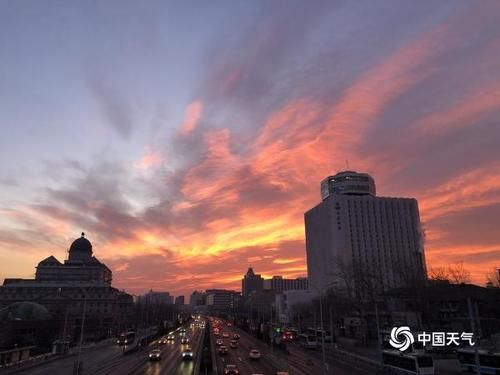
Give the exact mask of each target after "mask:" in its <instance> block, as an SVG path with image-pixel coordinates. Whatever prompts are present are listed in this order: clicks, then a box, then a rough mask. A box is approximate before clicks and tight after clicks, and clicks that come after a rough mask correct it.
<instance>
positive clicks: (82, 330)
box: [76, 288, 87, 375]
mask: <svg viewBox="0 0 500 375" xmlns="http://www.w3.org/2000/svg"><path fill="white" fill-rule="evenodd" d="M82 291H83V292H84V299H83V312H82V326H81V327H80V345H79V346H78V358H77V360H76V373H77V374H78V375H80V374H81V373H82V371H81V362H80V358H81V355H82V345H83V332H84V330H85V313H86V310H87V291H85V289H83V288H82Z"/></svg>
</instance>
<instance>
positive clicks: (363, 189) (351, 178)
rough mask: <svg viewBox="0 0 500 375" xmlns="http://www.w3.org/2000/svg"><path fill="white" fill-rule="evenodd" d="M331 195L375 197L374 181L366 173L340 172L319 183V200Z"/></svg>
mask: <svg viewBox="0 0 500 375" xmlns="http://www.w3.org/2000/svg"><path fill="white" fill-rule="evenodd" d="M332 194H346V195H371V196H375V195H376V188H375V181H374V180H373V178H372V177H371V176H370V175H369V174H367V173H358V172H355V171H342V172H339V173H337V174H336V175H333V176H328V177H326V178H324V179H323V181H321V199H322V200H325V199H326V198H328V197H329V196H330V195H332Z"/></svg>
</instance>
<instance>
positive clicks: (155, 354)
mask: <svg viewBox="0 0 500 375" xmlns="http://www.w3.org/2000/svg"><path fill="white" fill-rule="evenodd" d="M160 359H161V350H160V349H155V350H152V351H151V352H150V353H149V360H150V361H159V360H160Z"/></svg>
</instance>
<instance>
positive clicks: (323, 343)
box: [319, 292, 327, 375]
mask: <svg viewBox="0 0 500 375" xmlns="http://www.w3.org/2000/svg"><path fill="white" fill-rule="evenodd" d="M319 320H320V324H321V351H322V354H323V366H322V367H323V374H324V375H326V366H327V364H326V354H325V326H324V325H323V297H322V296H321V292H320V294H319Z"/></svg>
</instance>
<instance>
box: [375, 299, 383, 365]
mask: <svg viewBox="0 0 500 375" xmlns="http://www.w3.org/2000/svg"><path fill="white" fill-rule="evenodd" d="M375 320H376V323H377V343H378V352H379V355H380V360H381V361H382V353H383V351H382V342H381V341H380V339H381V337H380V323H379V318H378V303H377V301H375Z"/></svg>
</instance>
